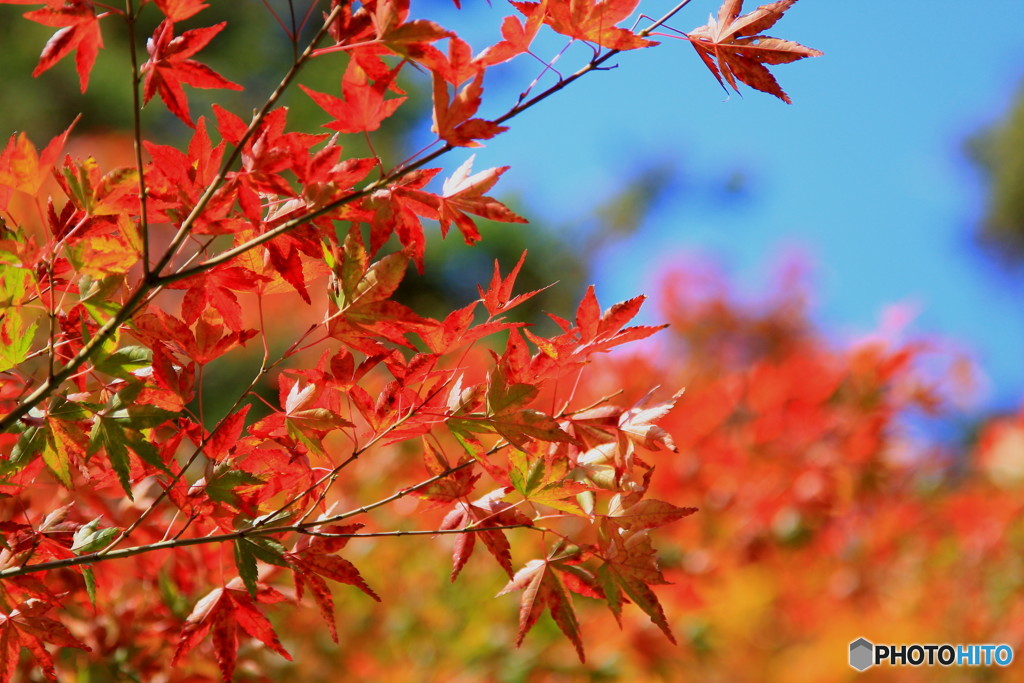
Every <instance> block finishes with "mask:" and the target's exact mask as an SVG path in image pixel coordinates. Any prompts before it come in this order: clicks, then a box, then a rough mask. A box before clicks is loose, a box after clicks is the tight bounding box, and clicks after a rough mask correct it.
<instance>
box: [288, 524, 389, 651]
mask: <svg viewBox="0 0 1024 683" xmlns="http://www.w3.org/2000/svg"><path fill="white" fill-rule="evenodd" d="M362 527H363V525H362V524H346V525H338V524H335V525H332V526H328V527H324V528H322V529H320V530H319V533H325V534H329V536H321V537H318V538H311V537H310V536H303V537H302V538H301V539H300V540H299V543H298V545H297V546H296V550H295V552H291V553H285V556H284V557H285V560H286V561H287V562H288V565H289V566H290V567H291V569H292V573H293V576H294V579H295V594H296V596H297V597H298V598H299V599H300V600H301V599H302V594H303V592H304V589H305V587H306V586H307V585H308V586H309V589H310V592H312V593H313V599H314V600H316V604H317V605H318V606H319V607H320V614H321V616H323V618H324V621H325V622H327V627H328V628H329V629H330V632H331V638H333V639H334V642H336V643H337V642H338V631H337V627H336V626H335V624H334V599H333V598H332V596H331V589H330V587H329V586H328V585H327V582H326V581H324V579H325V578H327V579H330V580H331V581H337V582H338V583H347V584H349V585H351V586H355V587H356V588H358V589H359V590H361V591H363V592H364V593H366V594H367V595H369V596H370V597H371V598H373V599H374V600H376V601H377V602H380V601H381V600H380V596H379V595H377V594H376V593H374V592H373V589H372V588H370V586H368V585H367V583H366V581H364V580H363V577H362V576H361V575H360V574H359V570H358V569H356V567H355V565H354V564H352V563H351V562H349V561H348V560H346V559H344V558H342V557H338V556H337V555H335V554H334V553H336V552H338V551H339V550H341V549H342V548H344V547H345V545H346V544H347V543H348V540H349V539H348V536H346V534H352V533H355V532H356V531H358V530H359V529H361V528H362Z"/></svg>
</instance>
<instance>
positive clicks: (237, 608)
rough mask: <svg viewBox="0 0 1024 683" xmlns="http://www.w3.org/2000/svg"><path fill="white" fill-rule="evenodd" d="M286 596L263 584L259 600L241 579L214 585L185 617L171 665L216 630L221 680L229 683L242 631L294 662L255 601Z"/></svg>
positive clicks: (215, 639) (215, 648) (278, 600)
mask: <svg viewBox="0 0 1024 683" xmlns="http://www.w3.org/2000/svg"><path fill="white" fill-rule="evenodd" d="M283 599H284V596H283V595H281V594H280V593H278V592H277V591H276V590H274V589H273V588H270V587H267V586H263V585H261V586H260V588H259V590H258V591H257V592H256V599H255V601H254V600H253V597H252V596H250V595H249V593H248V591H246V590H245V588H244V587H243V586H242V582H241V580H240V579H234V580H233V581H231V582H230V583H228V584H227V585H226V586H222V587H220V588H215V589H214V590H213V591H211V592H210V593H208V594H207V595H206V596H205V597H204V598H203V599H201V600H200V601H199V602H197V603H196V606H195V607H194V608H193V609H192V613H191V614H190V615H189V616H188V619H186V620H185V627H184V628H183V629H182V630H181V638H180V639H179V640H178V647H177V648H176V649H175V651H174V657H173V658H172V659H171V665H172V666H173V665H175V664H177V663H178V662H179V661H180V660H181V658H182V657H183V656H184V655H186V654H187V653H188V652H189V650H191V649H192V648H193V647H195V646H196V644H197V643H198V642H199V641H200V640H202V639H203V638H204V637H206V634H207V633H210V632H211V631H213V654H214V657H216V659H217V664H218V665H219V666H220V671H221V676H222V680H224V681H225V683H230V681H231V677H232V674H233V673H234V671H235V662H236V660H237V657H238V640H239V635H240V634H239V631H243V632H245V633H248V634H249V635H250V636H252V637H253V638H256V639H257V640H260V641H262V642H263V643H264V644H265V645H266V646H267V647H269V648H270V649H271V650H273V651H274V652H277V653H278V654H280V655H281V656H282V657H284V658H285V659H287V660H289V661H291V658H292V657H291V655H289V654H288V651H287V650H285V649H284V648H283V647H282V646H281V641H279V640H278V639H277V634H276V633H274V627H273V626H271V624H270V621H268V620H267V618H266V617H265V616H264V615H263V612H261V611H260V609H259V607H257V606H256V602H263V603H274V602H280V601H281V600H283Z"/></svg>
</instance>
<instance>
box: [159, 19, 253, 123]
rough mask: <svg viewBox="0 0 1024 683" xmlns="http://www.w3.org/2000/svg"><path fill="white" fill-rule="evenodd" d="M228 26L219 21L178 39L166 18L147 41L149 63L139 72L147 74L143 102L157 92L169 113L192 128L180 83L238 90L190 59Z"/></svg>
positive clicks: (229, 82)
mask: <svg viewBox="0 0 1024 683" xmlns="http://www.w3.org/2000/svg"><path fill="white" fill-rule="evenodd" d="M226 25H227V23H226V22H221V23H219V24H215V25H213V26H206V27H204V28H196V29H192V30H191V31H185V32H184V33H182V34H181V35H180V36H177V37H175V35H174V22H172V21H171V20H170V19H165V20H164V21H163V22H161V23H160V25H159V26H157V27H156V31H154V32H153V36H152V37H151V38H150V39H149V40H148V41H147V42H146V49H147V50H148V51H149V61H147V62H146V63H145V64H143V65H142V69H141V71H142V73H144V74H146V79H145V82H144V83H143V103H146V102H149V101H150V100H151V99H152V98H153V95H155V94H156V93H160V99H162V100H163V101H164V104H166V105H167V108H168V109H169V110H170V111H171V113H172V114H174V115H175V116H177V117H178V118H179V119H181V120H182V121H184V122H185V123H187V124H188V125H189V126H193V125H194V124H193V123H192V117H191V116H189V113H188V99H187V98H186V97H185V91H184V90H182V89H181V84H182V83H185V84H187V85H191V86H192V87H194V88H227V89H229V90H241V89H242V86H240V85H238V84H237V83H232V82H231V81H229V80H228V79H226V78H224V77H223V76H221V75H220V74H218V73H217V72H216V71H214V70H213V69H211V68H210V67H208V66H206V65H205V64H200V63H199V62H197V61H195V60H192V59H189V57H191V56H192V55H194V54H195V53H197V52H199V51H200V50H202V49H203V48H204V47H206V45H207V43H209V42H210V41H211V40H213V37H214V36H215V35H217V34H218V33H220V32H221V30H222V29H223V28H224V27H225V26H226Z"/></svg>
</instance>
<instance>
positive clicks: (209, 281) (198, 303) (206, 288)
mask: <svg viewBox="0 0 1024 683" xmlns="http://www.w3.org/2000/svg"><path fill="white" fill-rule="evenodd" d="M262 279H263V278H262V277H261V276H260V275H258V274H257V273H253V272H252V271H251V270H247V269H245V268H242V267H241V266H221V267H219V268H214V269H213V270H211V271H209V272H206V273H202V274H200V275H195V276H193V277H190V278H188V279H186V280H181V281H178V282H175V283H173V284H171V285H170V288H171V289H184V290H187V291H186V292H185V298H184V299H183V300H182V302H181V317H182V319H183V320H184V321H185V323H186V324H188V325H192V324H193V323H195V321H196V320H198V319H199V316H200V315H201V314H202V313H203V311H205V310H206V309H207V308H214V309H216V310H217V312H218V313H220V315H221V318H223V320H224V324H226V325H227V326H228V327H229V328H230V329H231V330H232V331H234V332H241V331H242V330H243V328H244V325H243V323H242V306H241V304H239V303H238V297H237V296H235V292H250V291H252V290H254V289H255V288H256V286H257V284H258V282H259V281H260V280H262Z"/></svg>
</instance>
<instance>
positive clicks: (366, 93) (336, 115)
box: [299, 59, 405, 133]
mask: <svg viewBox="0 0 1024 683" xmlns="http://www.w3.org/2000/svg"><path fill="white" fill-rule="evenodd" d="M400 68H401V64H399V65H398V66H396V67H395V68H394V69H393V70H391V71H389V72H388V77H387V78H382V79H378V80H377V81H376V82H375V83H373V84H372V85H371V84H370V82H369V80H368V78H367V75H366V72H365V71H364V70H363V68H362V67H361V66H359V64H358V63H356V60H354V59H353V60H350V61H349V63H348V67H347V68H346V69H345V76H344V77H343V78H342V79H341V92H342V94H343V95H344V98H343V99H342V98H338V97H334V96H333V95H328V94H326V93H320V92H317V91H315V90H312V89H310V88H307V87H306V86H304V85H299V87H300V88H302V90H303V91H304V92H305V93H306V94H307V95H309V96H310V97H312V98H313V101H314V102H316V103H317V104H318V105H320V107H321V108H322V109H323V110H324V111H326V112H327V113H328V114H330V115H331V117H332V118H333V119H334V120H333V121H331V122H330V123H327V124H324V127H325V128H330V129H331V130H336V131H338V132H341V133H363V132H367V133H368V132H370V131H374V130H377V129H378V128H380V124H381V121H383V120H384V119H386V118H387V117H389V116H391V115H392V114H394V113H395V110H397V109H398V107H399V105H401V104H402V102H405V98H404V97H396V98H394V99H390V100H385V99H384V95H385V94H386V93H387V91H388V89H389V88H390V87H391V83H392V81H394V79H395V76H397V75H398V70H399V69H400Z"/></svg>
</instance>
